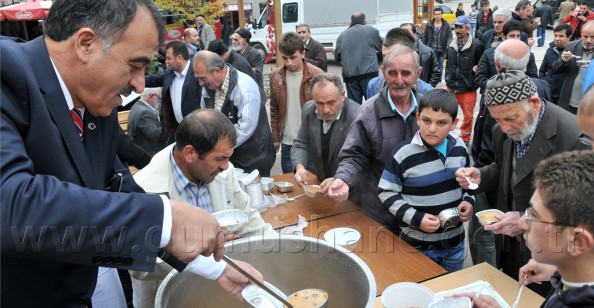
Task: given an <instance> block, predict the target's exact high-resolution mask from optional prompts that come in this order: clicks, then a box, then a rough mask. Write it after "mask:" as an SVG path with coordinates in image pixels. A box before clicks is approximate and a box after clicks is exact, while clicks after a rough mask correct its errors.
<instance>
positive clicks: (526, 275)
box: [512, 274, 528, 308]
mask: <svg viewBox="0 0 594 308" xmlns="http://www.w3.org/2000/svg"><path fill="white" fill-rule="evenodd" d="M526 278H528V274H525V275H524V281H526ZM523 290H524V285H522V286H520V292H518V297H516V301H515V302H514V304H513V305H512V308H518V303H519V302H520V297H521V296H522V291H523Z"/></svg>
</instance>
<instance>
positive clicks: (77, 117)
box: [70, 108, 83, 141]
mask: <svg viewBox="0 0 594 308" xmlns="http://www.w3.org/2000/svg"><path fill="white" fill-rule="evenodd" d="M70 115H71V116H72V120H73V121H74V124H75V125H76V127H77V128H78V136H79V137H80V141H82V140H83V121H82V113H81V112H80V110H78V109H76V108H74V109H72V110H70Z"/></svg>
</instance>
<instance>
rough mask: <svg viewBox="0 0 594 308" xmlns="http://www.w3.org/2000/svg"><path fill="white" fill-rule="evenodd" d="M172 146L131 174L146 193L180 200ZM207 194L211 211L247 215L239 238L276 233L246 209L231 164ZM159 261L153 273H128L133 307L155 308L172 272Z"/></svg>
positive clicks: (181, 197)
mask: <svg viewBox="0 0 594 308" xmlns="http://www.w3.org/2000/svg"><path fill="white" fill-rule="evenodd" d="M174 146H175V143H174V144H171V145H169V146H168V147H166V148H165V149H163V150H161V151H160V152H158V153H157V154H155V156H154V157H153V159H152V160H151V162H150V163H149V164H148V165H147V166H146V167H144V168H143V169H142V170H140V171H138V173H136V174H135V175H134V180H135V181H136V183H137V184H138V185H139V186H140V187H142V189H144V191H146V192H147V193H151V194H161V195H165V196H167V197H168V198H169V199H173V200H181V201H183V200H184V198H183V196H181V195H180V194H179V193H178V192H177V190H176V189H175V186H174V183H173V176H172V173H171V168H172V167H171V163H170V160H169V155H170V154H171V151H172V150H173V147H174ZM208 192H209V194H210V200H211V204H212V208H213V211H214V212H220V211H224V210H230V209H241V210H244V211H245V212H246V213H247V215H248V217H249V221H248V224H247V225H246V227H245V228H244V230H243V232H242V233H241V235H242V236H244V237H245V236H257V235H273V234H276V232H275V231H274V229H273V228H272V226H271V225H270V224H268V223H265V222H264V220H263V219H262V217H261V216H260V213H258V211H257V210H255V209H253V208H251V207H250V206H249V203H250V198H249V196H248V194H246V193H245V192H244V191H243V190H242V189H241V187H240V186H239V182H238V181H237V177H236V176H235V168H234V167H233V165H232V164H231V163H229V168H228V169H227V170H225V171H223V172H221V173H219V174H218V175H217V176H216V177H215V179H214V181H213V182H212V183H210V184H208ZM159 261H160V260H158V262H157V265H156V266H155V271H154V272H151V273H148V272H138V271H130V274H131V275H132V287H133V289H134V307H154V301H155V295H156V293H157V289H158V287H159V285H160V284H161V281H162V280H163V279H164V278H165V276H167V274H168V273H169V272H171V270H172V269H173V268H172V267H171V266H169V265H168V264H166V263H163V262H159Z"/></svg>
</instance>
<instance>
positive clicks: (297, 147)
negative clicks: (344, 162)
mask: <svg viewBox="0 0 594 308" xmlns="http://www.w3.org/2000/svg"><path fill="white" fill-rule="evenodd" d="M360 107H361V105H360V104H357V103H356V102H354V101H352V100H350V99H348V98H345V100H344V104H343V106H342V112H341V114H340V118H339V119H338V120H336V121H334V123H332V136H331V137H330V144H329V148H328V157H322V133H323V132H322V120H320V119H319V118H318V116H317V114H316V102H315V101H309V102H307V104H305V106H304V107H303V111H302V112H301V127H300V128H299V133H298V134H297V137H296V138H295V140H294V141H293V147H291V161H292V162H293V167H295V166H297V165H298V164H302V165H304V166H307V164H308V161H312V162H313V164H314V167H315V171H314V173H315V175H316V176H317V177H318V179H320V181H323V180H325V179H326V178H327V177H332V176H334V173H335V172H336V169H338V163H339V162H340V161H339V160H338V153H340V149H342V145H343V144H344V140H345V139H346V136H347V133H348V131H349V128H350V127H351V123H353V120H354V119H355V116H357V112H358V111H359V108H360ZM324 166H329V169H330V170H331V171H332V174H331V175H326V174H324Z"/></svg>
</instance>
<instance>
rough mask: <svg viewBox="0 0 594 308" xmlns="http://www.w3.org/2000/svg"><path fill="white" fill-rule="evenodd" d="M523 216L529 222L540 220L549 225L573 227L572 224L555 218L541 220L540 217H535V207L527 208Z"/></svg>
mask: <svg viewBox="0 0 594 308" xmlns="http://www.w3.org/2000/svg"><path fill="white" fill-rule="evenodd" d="M522 217H524V219H526V222H527V223H531V222H540V223H542V224H548V225H555V226H561V227H572V226H571V225H568V224H564V223H560V222H557V221H554V220H553V221H544V220H540V219H538V218H536V217H534V209H533V208H531V207H529V208H527V209H526V211H524V215H523V216H522Z"/></svg>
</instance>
